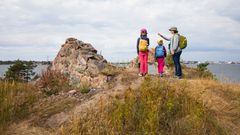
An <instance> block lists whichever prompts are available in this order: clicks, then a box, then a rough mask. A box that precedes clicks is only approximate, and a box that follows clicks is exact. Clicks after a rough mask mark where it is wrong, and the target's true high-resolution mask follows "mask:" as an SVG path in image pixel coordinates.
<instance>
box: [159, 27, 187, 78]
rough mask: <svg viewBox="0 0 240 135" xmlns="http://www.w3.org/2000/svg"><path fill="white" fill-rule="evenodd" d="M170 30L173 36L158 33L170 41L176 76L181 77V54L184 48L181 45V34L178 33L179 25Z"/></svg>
mask: <svg viewBox="0 0 240 135" xmlns="http://www.w3.org/2000/svg"><path fill="white" fill-rule="evenodd" d="M169 31H170V32H171V34H172V37H171V38H167V37H165V36H163V35H162V34H161V33H158V35H159V36H160V37H162V38H163V39H165V40H167V41H170V54H171V55H172V57H173V62H174V66H175V77H177V78H179V79H181V77H182V68H181V64H180V56H181V54H182V49H181V48H180V47H179V40H180V35H179V34H178V29H177V27H171V28H170V29H169Z"/></svg>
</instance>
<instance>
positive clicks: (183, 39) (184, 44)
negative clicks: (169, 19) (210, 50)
mask: <svg viewBox="0 0 240 135" xmlns="http://www.w3.org/2000/svg"><path fill="white" fill-rule="evenodd" d="M179 36H180V39H179V47H180V48H181V49H185V48H186V47H187V38H186V37H185V36H183V35H179Z"/></svg>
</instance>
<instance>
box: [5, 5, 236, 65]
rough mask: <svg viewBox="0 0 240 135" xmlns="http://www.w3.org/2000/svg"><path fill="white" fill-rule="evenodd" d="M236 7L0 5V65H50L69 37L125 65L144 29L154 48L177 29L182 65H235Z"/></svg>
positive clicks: (132, 54)
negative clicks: (183, 44)
mask: <svg viewBox="0 0 240 135" xmlns="http://www.w3.org/2000/svg"><path fill="white" fill-rule="evenodd" d="M239 4H240V2H239V1H237V0H222V1H217V0H173V1H167V0H69V1H65V0H51V1H49V0H41V1H39V0H1V1H0V21H1V23H0V41H1V42H0V59H4V60H7V59H17V58H20V59H36V60H46V57H47V56H49V57H50V59H53V58H54V57H55V56H56V54H57V52H58V50H59V49H60V45H61V44H62V43H64V40H65V39H66V38H67V37H71V36H73V37H76V38H78V39H80V40H83V41H84V42H89V43H92V44H93V45H94V47H95V48H97V49H98V50H99V52H100V51H101V52H102V54H103V55H104V57H106V58H107V59H108V60H109V61H127V60H130V59H132V57H134V56H136V39H137V37H138V36H139V29H140V28H142V27H146V28H147V29H148V31H149V37H150V40H151V41H150V43H151V47H154V46H155V45H156V39H157V38H158V37H157V32H162V33H164V34H165V35H167V36H168V35H169V32H168V28H169V27H170V26H177V27H178V28H179V30H180V32H181V33H183V34H184V35H186V36H187V37H188V41H189V47H188V48H187V49H186V50H185V53H183V59H185V60H191V59H192V60H205V59H206V60H208V59H211V60H224V59H226V60H229V59H232V60H240V58H239V57H240V56H239V54H238V53H236V52H240V46H239V44H240V41H239V38H240V31H239V30H238V28H239V26H240V16H239V14H238V13H239V12H240V11H239V10H240V8H239V6H238V5H239ZM165 43H166V45H167V44H168V43H167V42H165ZM196 52H198V53H196ZM233 52H234V53H233ZM195 54H196V55H195ZM197 54H199V55H197ZM200 54H201V55H200ZM230 56H231V58H229V57H230Z"/></svg>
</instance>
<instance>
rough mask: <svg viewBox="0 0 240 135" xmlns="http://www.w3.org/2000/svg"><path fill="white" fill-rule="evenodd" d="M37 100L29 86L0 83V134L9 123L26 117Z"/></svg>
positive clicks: (36, 93) (34, 92)
mask: <svg viewBox="0 0 240 135" xmlns="http://www.w3.org/2000/svg"><path fill="white" fill-rule="evenodd" d="M37 98H38V92H37V91H36V88H35V87H34V86H32V85H31V84H27V83H17V82H7V81H0V132H2V130H3V128H4V127H6V126H7V125H8V124H9V123H11V122H16V121H18V120H21V119H23V118H25V117H26V116H28V114H29V112H30V110H31V107H32V105H33V103H34V102H35V101H36V100H37Z"/></svg>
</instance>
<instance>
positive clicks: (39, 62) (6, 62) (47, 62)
mask: <svg viewBox="0 0 240 135" xmlns="http://www.w3.org/2000/svg"><path fill="white" fill-rule="evenodd" d="M16 61H17V60H13V61H0V65H11V64H14V63H15V62H16ZM21 61H23V62H27V60H21ZM30 61H31V60H30ZM32 62H33V63H35V64H42V65H47V64H51V63H52V61H32Z"/></svg>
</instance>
